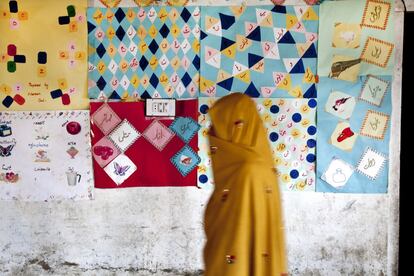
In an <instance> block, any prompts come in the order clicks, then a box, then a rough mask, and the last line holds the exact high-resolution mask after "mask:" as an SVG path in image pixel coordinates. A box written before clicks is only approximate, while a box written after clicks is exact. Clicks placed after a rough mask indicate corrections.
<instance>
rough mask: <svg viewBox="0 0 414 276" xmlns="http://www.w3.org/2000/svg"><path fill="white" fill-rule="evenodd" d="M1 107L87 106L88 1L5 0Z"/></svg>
mask: <svg viewBox="0 0 414 276" xmlns="http://www.w3.org/2000/svg"><path fill="white" fill-rule="evenodd" d="M0 33H1V39H0V110H27V111H29V110H66V109H87V108H88V106H89V100H88V98H87V92H86V88H87V62H86V61H87V42H86V40H87V27H86V0H59V1H56V0H42V1H33V0H18V1H16V0H11V1H0Z"/></svg>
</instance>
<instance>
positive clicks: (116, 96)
mask: <svg viewBox="0 0 414 276" xmlns="http://www.w3.org/2000/svg"><path fill="white" fill-rule="evenodd" d="M109 99H111V100H120V99H121V97H120V96H119V95H118V93H116V91H113V92H112V94H111V96H110V97H109Z"/></svg>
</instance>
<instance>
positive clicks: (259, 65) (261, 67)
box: [252, 59, 265, 73]
mask: <svg viewBox="0 0 414 276" xmlns="http://www.w3.org/2000/svg"><path fill="white" fill-rule="evenodd" d="M264 69H265V61H264V59H262V60H260V61H259V62H258V63H256V64H255V65H254V66H253V67H252V70H253V71H256V72H260V73H264Z"/></svg>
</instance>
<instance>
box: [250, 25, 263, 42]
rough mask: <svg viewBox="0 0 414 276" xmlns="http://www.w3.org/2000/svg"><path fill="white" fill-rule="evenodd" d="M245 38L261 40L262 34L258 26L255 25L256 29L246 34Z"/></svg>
mask: <svg viewBox="0 0 414 276" xmlns="http://www.w3.org/2000/svg"><path fill="white" fill-rule="evenodd" d="M246 38H248V39H251V40H255V41H261V40H262V36H261V32H260V27H257V28H256V29H254V30H253V31H252V32H251V33H250V34H249V35H248V36H246Z"/></svg>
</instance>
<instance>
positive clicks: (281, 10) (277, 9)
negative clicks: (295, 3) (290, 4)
mask: <svg viewBox="0 0 414 276" xmlns="http://www.w3.org/2000/svg"><path fill="white" fill-rule="evenodd" d="M272 12H276V13H286V7H285V6H279V5H275V6H274V7H273V9H272Z"/></svg>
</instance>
